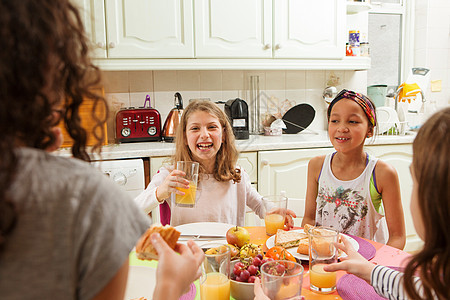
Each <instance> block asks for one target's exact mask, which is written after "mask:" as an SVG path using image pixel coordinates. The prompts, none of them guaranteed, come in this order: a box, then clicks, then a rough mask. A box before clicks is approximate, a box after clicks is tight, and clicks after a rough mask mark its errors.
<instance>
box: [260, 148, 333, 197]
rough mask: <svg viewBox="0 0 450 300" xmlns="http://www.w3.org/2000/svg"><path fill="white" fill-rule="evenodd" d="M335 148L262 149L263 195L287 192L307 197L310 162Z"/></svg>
mask: <svg viewBox="0 0 450 300" xmlns="http://www.w3.org/2000/svg"><path fill="white" fill-rule="evenodd" d="M332 151H334V149H333V148H317V149H298V150H279V151H260V152H259V153H258V167H259V169H258V191H259V193H260V194H261V195H276V194H280V193H281V192H282V191H285V192H286V196H287V197H288V198H298V199H305V195H306V184H307V174H308V162H309V160H310V159H311V158H313V157H314V156H317V155H325V154H328V153H330V152H332Z"/></svg>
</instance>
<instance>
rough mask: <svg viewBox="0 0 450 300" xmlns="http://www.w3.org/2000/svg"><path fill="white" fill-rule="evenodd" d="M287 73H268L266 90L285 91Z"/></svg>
mask: <svg viewBox="0 0 450 300" xmlns="http://www.w3.org/2000/svg"><path fill="white" fill-rule="evenodd" d="M285 89H286V73H285V71H266V90H285Z"/></svg>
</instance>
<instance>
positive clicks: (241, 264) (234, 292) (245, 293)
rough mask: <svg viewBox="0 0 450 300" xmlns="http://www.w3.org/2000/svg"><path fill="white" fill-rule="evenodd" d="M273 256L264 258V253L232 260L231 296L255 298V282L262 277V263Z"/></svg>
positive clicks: (248, 299)
mask: <svg viewBox="0 0 450 300" xmlns="http://www.w3.org/2000/svg"><path fill="white" fill-rule="evenodd" d="M272 260H273V259H272V258H263V256H262V254H258V255H256V256H255V257H250V258H240V259H235V260H233V261H231V270H232V272H231V280H230V289H231V296H232V297H233V298H234V299H236V300H253V299H254V298H255V294H254V293H253V288H254V285H255V284H254V282H255V279H256V277H258V278H261V265H262V264H263V263H265V262H266V261H272Z"/></svg>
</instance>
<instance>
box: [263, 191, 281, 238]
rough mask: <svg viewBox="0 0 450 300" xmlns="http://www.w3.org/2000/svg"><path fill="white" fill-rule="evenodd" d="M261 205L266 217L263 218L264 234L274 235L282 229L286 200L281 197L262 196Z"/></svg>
mask: <svg viewBox="0 0 450 300" xmlns="http://www.w3.org/2000/svg"><path fill="white" fill-rule="evenodd" d="M263 203H264V208H265V211H266V216H265V217H264V222H265V224H266V234H267V235H274V234H276V233H277V230H278V229H283V228H284V223H285V219H286V210H287V198H286V197H285V196H281V195H273V196H264V197H263Z"/></svg>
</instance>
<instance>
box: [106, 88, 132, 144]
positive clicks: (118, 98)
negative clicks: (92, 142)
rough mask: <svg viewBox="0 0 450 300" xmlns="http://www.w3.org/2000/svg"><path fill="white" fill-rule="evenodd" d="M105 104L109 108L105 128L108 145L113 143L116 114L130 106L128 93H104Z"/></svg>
mask: <svg viewBox="0 0 450 300" xmlns="http://www.w3.org/2000/svg"><path fill="white" fill-rule="evenodd" d="M105 98H106V102H107V103H108V107H109V116H108V121H107V122H106V126H107V135H108V143H115V130H116V113H117V112H118V111H119V110H120V109H121V108H122V107H129V106H130V94H129V93H105Z"/></svg>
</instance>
